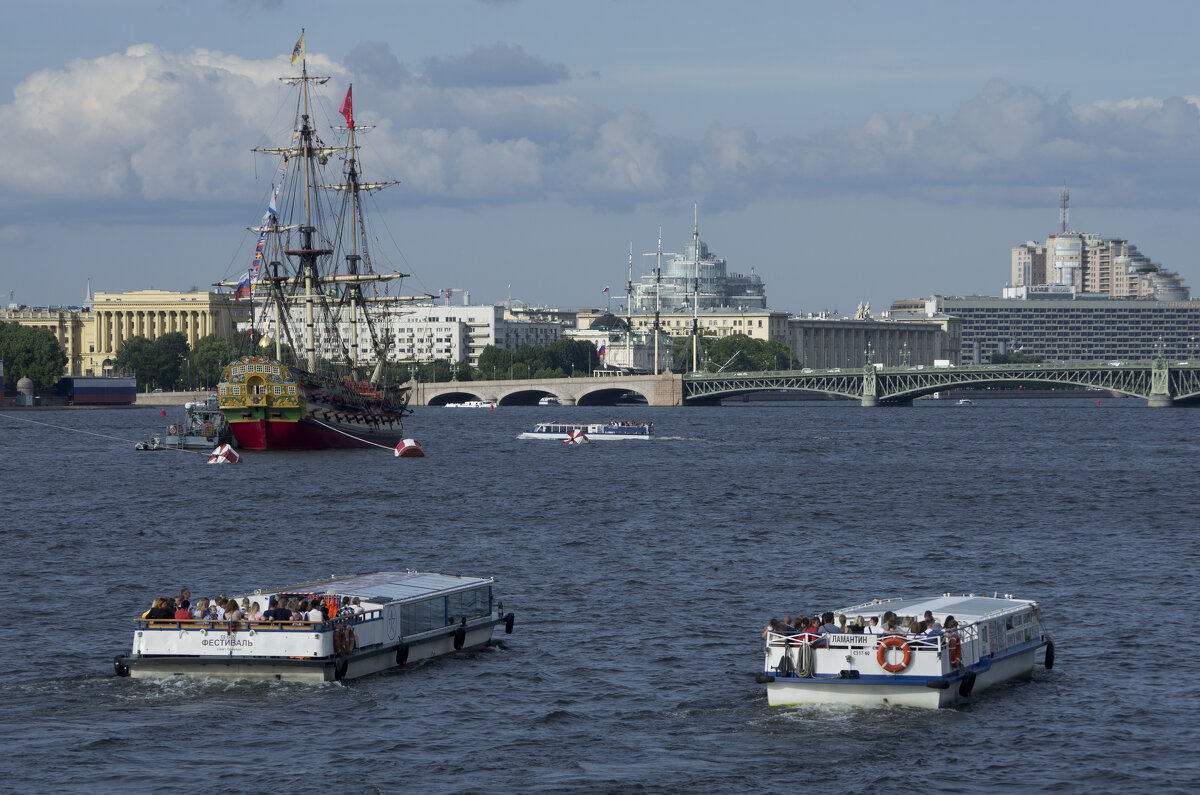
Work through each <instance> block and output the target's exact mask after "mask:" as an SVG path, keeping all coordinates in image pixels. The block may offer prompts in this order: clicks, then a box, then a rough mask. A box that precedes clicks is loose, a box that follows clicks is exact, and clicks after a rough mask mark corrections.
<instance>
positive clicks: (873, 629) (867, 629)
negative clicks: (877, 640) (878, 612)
mask: <svg viewBox="0 0 1200 795" xmlns="http://www.w3.org/2000/svg"><path fill="white" fill-rule="evenodd" d="M863 634H864V635H878V634H879V617H878V616H871V617H870V618H868V619H867V623H866V624H863Z"/></svg>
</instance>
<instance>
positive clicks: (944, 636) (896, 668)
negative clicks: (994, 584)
mask: <svg viewBox="0 0 1200 795" xmlns="http://www.w3.org/2000/svg"><path fill="white" fill-rule="evenodd" d="M927 610H928V611H930V612H931V613H932V614H933V620H934V621H935V622H937V623H938V624H942V625H947V626H946V627H945V628H944V629H942V630H937V629H936V627H935V628H934V631H932V632H931V633H930V634H899V633H898V634H859V633H857V629H858V627H857V626H854V625H852V626H851V628H852V629H854V630H856V631H855V632H851V633H845V634H843V633H833V632H831V633H828V634H804V633H798V632H792V631H786V630H785V631H777V630H773V629H770V628H768V630H767V632H766V638H767V643H766V650H765V652H764V659H763V667H762V671H761V672H760V673H759V674H758V675H757V677H756V678H757V680H758V681H759V683H762V684H766V686H767V703H768V704H769V705H770V706H773V707H777V706H790V705H797V704H849V705H856V706H867V705H876V704H885V705H897V706H909V707H925V708H930V709H936V708H938V707H947V706H952V705H954V704H956V703H959V702H961V701H964V700H966V699H967V698H968V697H969V696H972V695H976V694H978V693H981V692H982V691H984V690H986V689H987V688H989V687H991V686H993V685H996V684H999V683H1000V682H1005V681H1008V680H1010V679H1015V678H1019V677H1028V676H1029V675H1030V674H1031V673H1032V671H1033V666H1034V656H1035V654H1036V653H1037V652H1038V650H1039V649H1043V648H1044V649H1045V653H1044V657H1043V662H1044V665H1045V667H1046V668H1051V667H1052V666H1053V665H1054V642H1053V641H1052V640H1051V639H1050V635H1049V634H1048V633H1047V632H1046V628H1045V626H1043V624H1042V616H1041V611H1040V608H1039V607H1038V604H1037V602H1033V601H1029V600H1025V599H1014V598H1013V597H1012V596H1011V595H1008V594H1006V595H1005V596H1004V597H1003V598H1000V597H996V596H990V597H989V596H976V595H973V594H971V595H966V596H951V595H950V594H944V595H942V596H933V597H920V598H912V599H884V600H880V599H875V600H872V601H870V602H865V603H863V604H858V605H853V606H851V607H847V608H844V609H842V610H839V611H837V613H838V614H839V615H845V616H846V617H847V621H849V622H856V621H857V620H858V619H859V618H861V619H862V620H863V622H864V623H867V624H869V619H870V618H872V617H877V618H879V619H880V627H881V628H882V626H883V614H884V613H885V612H887V611H890V612H892V613H894V614H895V615H897V616H901V617H907V616H912V617H914V618H915V619H916V620H920V618H921V617H923V616H924V615H925V612H926V611H927ZM948 619H953V620H952V621H948ZM955 625H956V626H955ZM868 632H869V628H868Z"/></svg>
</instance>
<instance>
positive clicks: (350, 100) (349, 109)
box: [338, 85, 354, 127]
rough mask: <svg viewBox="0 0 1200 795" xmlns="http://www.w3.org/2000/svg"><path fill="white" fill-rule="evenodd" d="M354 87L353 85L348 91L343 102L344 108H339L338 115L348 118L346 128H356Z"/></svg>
mask: <svg viewBox="0 0 1200 795" xmlns="http://www.w3.org/2000/svg"><path fill="white" fill-rule="evenodd" d="M353 91H354V86H353V85H351V86H350V87H349V88H347V89H346V98H345V99H343V100H342V106H341V107H340V108H338V113H340V114H342V115H343V116H345V117H346V126H347V127H353V126H354V95H353Z"/></svg>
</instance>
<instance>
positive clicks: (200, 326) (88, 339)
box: [0, 290, 250, 376]
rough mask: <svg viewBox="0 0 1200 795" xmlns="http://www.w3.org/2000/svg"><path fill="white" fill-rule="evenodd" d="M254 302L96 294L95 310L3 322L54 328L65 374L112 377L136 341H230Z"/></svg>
mask: <svg viewBox="0 0 1200 795" xmlns="http://www.w3.org/2000/svg"><path fill="white" fill-rule="evenodd" d="M249 313H250V307H249V302H242V303H238V302H235V301H234V300H233V296H231V295H228V294H224V293H201V292H188V293H176V292H170V291H167V290H137V291H134V292H129V293H96V294H95V295H94V296H93V298H92V305H91V306H90V307H74V306H72V307H26V306H9V307H8V308H7V309H5V310H0V320H5V321H13V322H17V323H20V324H22V325H27V326H34V327H45V328H49V329H50V330H51V331H52V332H53V333H54V335H55V337H56V338H57V339H58V342H59V345H61V346H62V348H63V352H64V353H66V354H67V365H66V367H65V368H64V372H63V375H75V376H85V375H92V376H100V375H110V374H111V373H112V369H113V363H114V361H115V360H116V356H117V350H118V349H119V348H120V347H121V343H122V342H124V341H125V340H127V339H129V338H131V337H145V338H147V339H149V340H155V339H157V338H159V337H161V336H162V335H164V334H169V333H171V332H176V331H177V332H180V333H182V334H183V335H184V336H185V337H187V341H188V345H191V346H194V345H195V344H196V342H197V341H198V340H199V339H200V338H201V337H206V336H208V335H209V334H215V335H216V336H218V337H225V338H228V337H231V336H232V335H233V329H234V325H235V323H238V322H240V321H242V320H245V319H248V318H249Z"/></svg>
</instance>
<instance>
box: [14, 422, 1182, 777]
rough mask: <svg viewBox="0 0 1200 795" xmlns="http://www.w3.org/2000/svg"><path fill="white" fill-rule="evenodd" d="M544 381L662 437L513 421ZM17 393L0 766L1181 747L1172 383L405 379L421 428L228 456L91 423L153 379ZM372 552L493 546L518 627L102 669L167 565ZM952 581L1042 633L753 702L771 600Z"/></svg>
mask: <svg viewBox="0 0 1200 795" xmlns="http://www.w3.org/2000/svg"><path fill="white" fill-rule="evenodd" d="M550 412H557V413H558V414H559V415H561V416H562V417H564V418H566V417H567V416H568V415H569V416H570V418H571V419H575V418H578V419H579V420H580V421H584V420H589V419H602V418H607V417H611V416H614V415H616V416H620V417H622V418H635V417H648V418H650V419H653V420H654V421H655V422H656V429H657V430H658V431H659V433H660V434H661V436H662V437H663V438H660V439H657V440H655V441H653V442H650V443H646V444H637V443H612V444H603V443H595V444H592V445H588V446H583V447H578V448H575V447H569V446H566V445H561V444H557V443H547V442H537V441H519V440H517V439H516V438H515V437H516V435H517V433H518V432H519V431H520V430H522V429H523V428H524V427H525V426H527V425H530V424H532V422H534V421H535V420H537V419H553V418H554V417H553V416H550ZM12 416H14V417H17V419H13V418H10V417H4V416H0V449H2V450H3V452H4V453H5V454H6V455H5V460H6V465H5V468H4V471H3V475H0V478H2V481H0V482H2V483H3V488H2V490H0V512H2V514H3V515H4V517H5V519H6V542H7V543H6V545H5V546H6V553H7V554H6V555H5V556H4V559H3V563H0V567H2V568H0V573H2V574H3V577H2V578H0V606H4V607H6V608H7V609H8V612H9V614H10V616H14V617H19V618H20V621H19V624H17V625H16V626H13V627H12V628H10V630H9V632H8V633H6V637H7V639H8V640H9V642H8V643H6V649H7V655H6V656H7V662H8V665H7V666H6V668H5V670H4V671H3V672H0V703H2V704H3V705H4V710H3V717H0V737H2V738H3V740H4V743H5V750H6V754H4V756H3V757H2V761H0V772H2V773H3V779H2V781H3V784H0V789H12V790H15V791H45V790H83V789H88V790H99V791H117V790H120V791H123V792H161V791H172V790H188V791H194V790H197V789H205V790H208V789H218V788H219V789H221V790H225V791H229V792H247V793H249V792H256V793H257V792H263V791H324V790H330V789H337V790H342V791H347V792H395V791H398V790H401V789H412V788H414V787H419V788H420V789H421V790H422V791H427V792H462V791H483V790H500V791H522V792H525V791H556V790H590V791H622V792H625V791H634V792H639V791H640V792H677V791H711V790H724V791H729V790H750V791H760V792H784V791H788V792H790V791H794V790H796V789H797V788H798V787H809V786H820V787H821V788H822V789H824V790H826V791H830V792H869V791H870V792H873V791H878V790H880V789H894V788H896V787H897V786H905V787H912V788H919V789H921V790H923V791H929V792H962V791H982V792H1011V791H1014V790H1022V791H1044V792H1083V791H1088V792H1118V791H1121V792H1124V791H1129V790H1134V791H1145V790H1150V789H1154V790H1156V791H1168V792H1169V791H1179V792H1182V791H1185V789H1190V787H1188V786H1187V782H1190V781H1194V780H1195V779H1196V777H1197V775H1198V774H1200V762H1198V761H1197V758H1196V756H1195V754H1192V753H1190V752H1189V751H1187V750H1186V749H1191V748H1193V747H1196V746H1197V744H1198V743H1200V729H1197V723H1196V721H1195V720H1194V717H1193V712H1194V708H1195V705H1196V704H1197V703H1200V685H1198V684H1197V683H1196V682H1195V680H1194V678H1193V677H1191V676H1190V669H1189V668H1188V667H1187V666H1188V665H1189V664H1190V660H1188V659H1187V655H1188V653H1189V648H1188V647H1187V646H1186V644H1185V643H1182V642H1181V641H1180V640H1179V638H1180V637H1181V632H1180V630H1181V629H1183V630H1187V629H1189V628H1190V627H1191V626H1192V625H1193V624H1194V618H1193V615H1192V613H1193V611H1192V610H1191V602H1190V599H1191V597H1192V595H1193V594H1192V592H1193V591H1194V587H1193V584H1194V582H1195V578H1196V572H1197V571H1198V570H1200V546H1198V544H1197V541H1196V528H1197V527H1198V526H1200V496H1198V495H1197V490H1196V484H1197V483H1198V482H1200V441H1198V437H1197V426H1198V425H1200V423H1198V419H1200V414H1197V412H1196V411H1194V410H1184V409H1178V410H1153V411H1152V410H1147V409H1145V408H1144V407H1143V406H1142V404H1141V402H1140V401H1133V400H1110V399H1104V400H1102V401H1101V405H1100V406H1096V405H1095V404H1094V401H1083V400H1080V401H989V402H987V403H986V404H984V405H980V406H977V407H972V408H969V409H968V408H959V407H955V406H946V405H938V404H935V403H933V402H926V403H924V404H919V405H917V406H916V407H913V408H911V409H878V410H863V409H859V408H858V407H856V406H853V405H849V404H843V403H831V404H825V403H820V404H805V405H795V406H791V405H782V406H781V405H774V404H772V405H763V406H755V405H753V404H747V405H739V406H736V407H725V408H696V409H656V410H648V409H644V408H643V409H640V410H639V409H636V408H626V407H621V408H618V409H600V408H577V409H555V410H546V409H534V408H502V409H498V410H496V411H492V412H454V411H439V410H435V409H422V410H418V412H417V414H416V415H414V417H413V418H412V420H411V421H410V424H409V428H410V430H411V432H412V434H413V435H414V436H416V437H417V438H419V439H420V440H421V441H422V443H423V445H424V447H425V450H426V451H427V454H428V456H427V457H426V458H424V459H395V458H394V457H392V456H391V454H390V452H385V451H379V450H373V451H332V452H327V453H318V454H309V453H284V454H254V453H250V454H247V456H246V463H245V464H244V465H242V466H233V467H215V466H206V465H205V464H204V463H203V458H202V457H201V456H196V455H191V454H179V453H140V452H135V451H134V450H133V449H132V445H131V444H128V443H125V442H122V441H119V440H114V439H106V438H99V437H92V436H85V435H83V432H84V431H91V432H94V433H101V434H106V435H108V436H115V437H119V439H136V438H140V437H142V436H144V435H146V434H147V433H149V432H150V431H152V430H153V429H154V428H155V427H157V426H158V424H159V417H158V412H157V410H154V411H150V410H140V409H139V410H124V411H121V410H111V411H59V412H46V411H41V412H30V413H22V414H14V415H12ZM26 419H33V420H37V421H39V422H48V423H53V424H55V425H59V426H65V427H66V428H71V429H75V430H70V431H68V430H63V429H62V428H49V427H46V426H40V425H33V424H31V423H28V422H26V421H25V420H26ZM397 567H413V568H422V569H432V570H437V571H445V572H450V573H463V574H483V575H487V574H494V575H496V576H497V577H498V578H499V581H500V583H499V587H498V589H497V590H498V593H499V594H500V595H501V597H502V598H503V600H504V602H505V607H506V609H512V610H514V611H516V613H517V627H516V632H515V634H513V635H512V636H505V637H503V638H502V639H501V642H500V643H498V644H497V645H496V646H494V647H491V648H489V649H486V650H483V651H479V652H474V653H470V654H466V655H463V656H460V657H456V658H452V659H445V660H436V661H431V662H427V663H424V664H421V665H417V666H414V667H412V668H410V669H408V670H405V671H399V672H389V673H386V674H383V675H379V676H375V677H369V678H367V679H362V680H358V681H354V682H350V683H345V684H327V685H307V684H295V683H269V684H268V683H256V684H249V683H243V682H239V683H225V682H198V681H185V680H175V681H167V682H146V681H131V680H128V679H117V678H116V677H114V676H113V675H112V667H111V660H112V657H113V655H115V654H117V653H118V652H121V651H123V650H125V649H127V648H128V645H129V642H130V637H131V636H130V629H131V626H130V618H131V617H132V616H134V615H136V614H138V613H140V612H141V611H142V610H144V609H145V606H146V605H147V604H148V603H149V601H150V600H151V599H152V598H153V597H154V596H157V595H161V594H166V593H174V592H177V591H178V589H179V587H180V586H181V585H184V584H186V585H189V586H190V587H191V589H192V592H193V593H194V594H197V595H205V594H215V593H218V592H230V593H232V592H237V591H241V590H245V589H253V588H255V587H269V586H272V585H282V584H286V583H289V582H294V581H298V580H303V579H308V578H312V577H319V576H327V575H330V574H346V573H354V572H363V571H371V570H378V569H388V568H397ZM943 591H975V592H988V593H990V592H993V591H997V592H1001V593H1003V592H1011V593H1015V594H1018V595H1021V596H1029V597H1033V598H1037V599H1039V600H1040V601H1041V602H1042V604H1043V605H1044V612H1045V614H1046V617H1047V620H1048V622H1049V624H1050V626H1051V629H1052V632H1053V633H1054V637H1055V641H1056V644H1057V651H1058V654H1057V661H1058V665H1056V667H1055V669H1054V670H1052V671H1045V670H1043V669H1041V668H1039V669H1037V671H1036V672H1035V675H1034V676H1033V678H1032V679H1031V680H1029V681H1025V682H1016V683H1011V684H1008V685H1005V686H1003V687H1002V688H999V689H998V690H997V691H995V692H991V693H988V694H986V695H985V696H983V697H981V698H979V699H978V700H976V701H974V702H972V703H971V704H969V705H966V706H964V707H962V708H960V709H956V710H944V711H940V712H927V711H921V710H907V709H885V708H877V709H846V708H834V707H798V708H788V709H769V708H767V706H766V699H765V695H764V693H763V691H762V688H761V686H758V685H756V684H754V681H753V673H754V669H755V667H756V665H757V663H758V661H759V659H760V642H761V641H760V639H759V637H758V632H759V629H760V628H761V627H762V625H763V624H764V623H765V622H766V620H767V619H769V618H770V617H772V616H782V615H784V614H795V613H799V612H809V611H811V610H816V609H818V608H831V607H836V606H838V605H842V604H846V603H849V602H853V601H858V600H860V599H864V598H869V597H871V596H887V595H897V594H902V593H921V592H943ZM1185 636H1186V635H1185Z"/></svg>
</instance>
